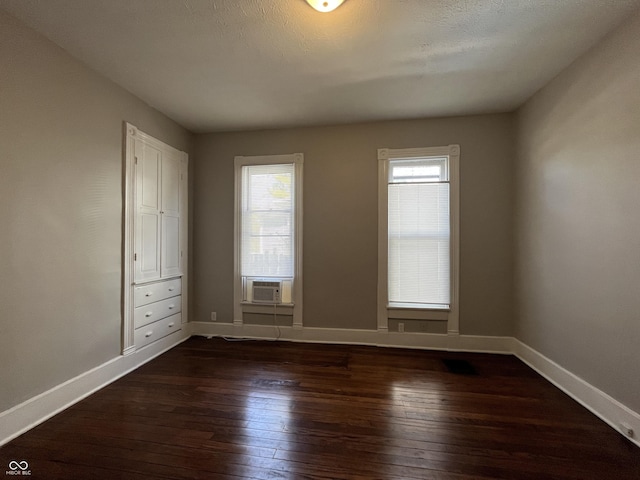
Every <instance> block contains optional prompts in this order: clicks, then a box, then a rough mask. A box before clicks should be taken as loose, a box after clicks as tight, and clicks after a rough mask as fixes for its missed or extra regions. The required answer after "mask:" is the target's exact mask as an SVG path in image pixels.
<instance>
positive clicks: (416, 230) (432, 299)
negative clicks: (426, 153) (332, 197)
mask: <svg viewBox="0 0 640 480" xmlns="http://www.w3.org/2000/svg"><path fill="white" fill-rule="evenodd" d="M448 170H449V162H448V157H427V158H411V159H393V160H390V161H389V178H388V291H389V304H390V305H392V306H407V307H411V306H419V307H422V308H429V307H432V308H449V307H450V304H451V298H450V297H451V281H450V259H451V255H450V248H451V238H450V204H449V198H450V185H449V171H448Z"/></svg>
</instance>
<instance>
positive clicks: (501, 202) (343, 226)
mask: <svg viewBox="0 0 640 480" xmlns="http://www.w3.org/2000/svg"><path fill="white" fill-rule="evenodd" d="M513 140H514V133H513V116H512V115H509V114H501V115H486V116H470V117H454V118H446V119H432V120H408V121H395V122H380V123H367V124H358V125H346V126H334V127H317V128H298V129H295V128H294V129H282V130H266V131H255V132H232V133H219V134H208V135H198V136H197V137H196V155H195V157H196V167H195V169H196V172H197V174H196V179H195V192H194V205H195V213H194V257H195V258H196V259H197V261H196V264H195V265H194V296H195V300H194V304H195V305H194V311H193V312H194V313H193V315H192V317H191V320H192V321H208V319H209V316H210V312H212V311H216V312H217V313H218V321H221V322H231V321H232V320H233V318H232V309H233V255H232V252H233V198H234V197H233V195H234V194H233V188H234V187H233V185H234V184H233V178H234V177H233V174H234V167H233V165H234V164H233V160H234V156H236V155H273V154H286V153H295V152H302V153H304V156H305V157H304V234H303V235H304V248H303V255H304V259H303V266H304V273H303V275H304V325H305V326H306V327H323V328H346V329H369V330H375V329H376V328H377V324H376V295H377V291H376V285H377V262H378V257H377V228H378V223H377V222H378V220H377V215H378V213H377V208H378V203H377V202H378V200H377V198H378V197H377V195H378V191H377V175H378V173H377V168H378V166H377V163H378V160H377V149H378V148H385V147H388V148H408V147H431V146H442V145H448V144H452V143H457V144H460V148H461V157H460V165H461V166H460V183H461V194H460V197H461V200H460V201H461V218H460V224H461V239H460V250H461V252H460V265H461V267H460V297H461V305H460V330H461V332H462V333H463V334H478V335H511V333H512V331H511V324H512V290H511V280H512V273H513V271H512V268H513V265H512V260H513V258H512V245H513V241H512V235H513V222H512V219H513V212H512V205H513V191H512V177H513V170H512V166H513V156H514V148H515V146H514V141H513Z"/></svg>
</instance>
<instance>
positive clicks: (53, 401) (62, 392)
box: [0, 329, 190, 446]
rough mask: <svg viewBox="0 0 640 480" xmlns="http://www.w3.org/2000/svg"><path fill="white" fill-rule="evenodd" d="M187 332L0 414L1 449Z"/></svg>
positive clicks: (169, 345)
mask: <svg viewBox="0 0 640 480" xmlns="http://www.w3.org/2000/svg"><path fill="white" fill-rule="evenodd" d="M189 336H190V335H189V332H188V329H183V330H181V331H180V332H176V333H174V334H172V335H169V336H168V337H165V338H161V339H160V340H158V341H157V342H154V343H152V344H151V345H148V346H146V347H144V348H141V349H140V350H137V351H135V353H131V354H129V355H126V356H124V355H121V356H118V357H116V358H114V359H112V360H109V361H108V362H105V363H103V364H102V365H99V366H97V367H95V368H92V369H91V370H89V371H87V372H84V373H82V374H80V375H78V376H77V377H74V378H72V379H69V380H67V381H66V382H64V383H61V384H60V385H57V386H55V387H53V388H52V389H50V390H47V391H46V392H43V393H41V394H39V395H36V396H35V397H32V398H30V399H29V400H27V401H25V402H23V403H21V404H19V405H16V406H15V407H13V408H10V409H9V410H5V411H4V412H2V413H0V446H1V445H4V444H5V443H7V442H9V441H11V440H13V439H14V438H16V437H18V436H19V435H21V434H23V433H24V432H26V431H27V430H30V429H32V428H33V427H35V426H36V425H39V424H40V423H42V422H44V421H45V420H47V419H49V418H51V417H53V416H54V415H56V414H57V413H59V412H61V411H62V410H64V409H66V408H69V407H70V406H71V405H73V404H75V403H77V402H79V401H80V400H82V399H83V398H85V397H88V396H89V395H91V394H92V393H94V392H96V391H98V390H100V389H101V388H103V387H105V386H107V385H109V384H110V383H112V382H114V381H115V380H117V379H118V378H120V377H122V376H124V375H126V374H127V373H129V372H131V371H132V370H135V369H136V368H138V367H140V366H141V365H143V364H145V363H147V362H148V361H149V360H151V359H153V358H155V357H157V356H158V355H160V354H162V353H164V352H165V351H167V350H169V349H170V348H173V347H175V346H176V345H177V344H179V343H181V342H183V341H185V340H186V339H187V338H189Z"/></svg>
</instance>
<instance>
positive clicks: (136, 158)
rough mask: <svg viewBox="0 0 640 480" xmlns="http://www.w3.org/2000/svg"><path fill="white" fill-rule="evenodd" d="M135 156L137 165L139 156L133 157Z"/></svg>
mask: <svg viewBox="0 0 640 480" xmlns="http://www.w3.org/2000/svg"><path fill="white" fill-rule="evenodd" d="M133 158H135V160H136V162H135V163H136V165H137V164H138V157H133Z"/></svg>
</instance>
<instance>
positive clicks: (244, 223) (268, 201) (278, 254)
mask: <svg viewBox="0 0 640 480" xmlns="http://www.w3.org/2000/svg"><path fill="white" fill-rule="evenodd" d="M294 179H295V173H294V164H283V165H246V166H243V167H242V208H241V239H240V241H241V247H240V250H241V262H240V263H241V267H240V274H241V275H242V276H243V277H276V278H291V277H293V276H294V263H293V258H294V245H295V242H294V232H295V225H294V223H295V222H294V220H295V215H294V212H295V205H294V198H295V195H294V189H295V185H294Z"/></svg>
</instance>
